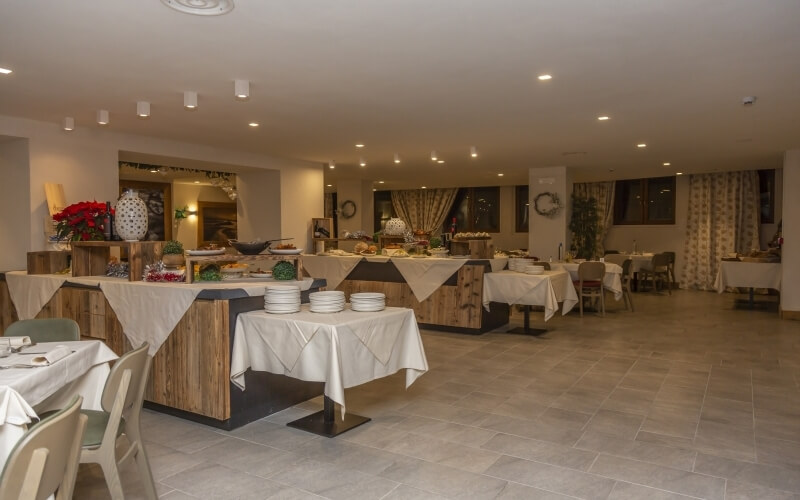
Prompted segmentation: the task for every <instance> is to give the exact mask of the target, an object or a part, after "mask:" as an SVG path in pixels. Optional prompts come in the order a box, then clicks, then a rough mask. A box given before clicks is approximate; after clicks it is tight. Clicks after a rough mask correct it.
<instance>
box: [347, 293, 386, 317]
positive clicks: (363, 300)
mask: <svg viewBox="0 0 800 500" xmlns="http://www.w3.org/2000/svg"><path fill="white" fill-rule="evenodd" d="M350 309H352V310H353V311H359V312H375V311H383V310H384V309H386V295H384V294H382V293H372V292H361V293H351V294H350Z"/></svg>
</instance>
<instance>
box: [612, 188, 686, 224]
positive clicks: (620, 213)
mask: <svg viewBox="0 0 800 500" xmlns="http://www.w3.org/2000/svg"><path fill="white" fill-rule="evenodd" d="M614 224H618V225H624V224H675V177H653V178H650V179H632V180H625V181H617V184H616V187H615V190H614Z"/></svg>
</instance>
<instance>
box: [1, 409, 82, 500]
mask: <svg viewBox="0 0 800 500" xmlns="http://www.w3.org/2000/svg"><path fill="white" fill-rule="evenodd" d="M82 402H83V398H82V397H80V396H76V397H75V398H73V400H72V401H71V402H70V403H69V404H68V405H67V407H66V408H64V409H62V410H59V411H57V412H55V413H53V414H52V415H51V416H50V417H48V418H46V419H42V421H41V422H40V423H38V424H37V425H35V426H32V427H31V428H30V429H29V430H28V431H27V432H26V433H25V434H24V435H23V436H22V437H21V438H20V440H19V441H18V442H17V444H16V445H15V446H14V448H13V449H12V450H11V454H10V455H9V456H8V459H7V460H6V463H5V466H4V467H3V471H2V474H0V498H4V499H5V498H8V499H11V498H14V499H20V500H44V499H45V498H48V497H51V496H52V495H55V499H56V500H68V499H70V498H72V492H73V490H74V488H75V477H76V476H77V474H78V457H79V455H80V453H81V439H82V437H83V434H84V430H85V428H86V421H87V417H86V416H85V415H81V412H80V410H81V403H82Z"/></svg>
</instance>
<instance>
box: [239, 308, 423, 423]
mask: <svg viewBox="0 0 800 500" xmlns="http://www.w3.org/2000/svg"><path fill="white" fill-rule="evenodd" d="M402 369H405V384H406V388H408V387H409V386H411V384H413V383H414V381H415V380H416V379H417V378H419V377H420V376H421V375H422V374H424V373H425V372H426V371H428V361H427V359H426V357H425V350H424V348H423V345H422V338H421V336H420V332H419V327H418V325H417V320H416V317H415V316H414V311H413V310H411V309H406V308H400V307H386V308H385V309H383V310H380V311H373V312H359V311H354V310H352V309H351V308H350V306H349V305H346V307H345V308H344V310H342V311H340V312H336V313H316V312H312V311H311V310H310V308H309V305H308V304H304V305H302V306H300V311H299V312H295V313H289V314H271V313H268V312H266V311H250V312H245V313H241V314H239V316H238V317H237V319H236V327H235V331H234V339H233V351H232V354H231V377H230V378H231V382H232V383H233V384H234V385H236V386H237V387H238V388H240V389H241V390H243V391H244V390H246V388H247V386H246V377H245V374H246V372H247V371H248V370H255V371H265V372H270V373H276V374H280V375H286V376H288V377H292V378H296V379H300V380H305V381H311V382H324V384H325V389H324V398H323V409H322V411H319V412H316V413H313V414H311V415H308V416H306V417H303V418H300V419H298V420H295V421H293V422H289V423H288V424H287V425H289V426H290V427H294V428H298V429H302V430H305V431H308V432H312V433H315V434H318V435H322V436H327V437H334V436H337V435H339V434H341V433H343V432H346V431H348V430H350V429H352V428H354V427H357V426H359V425H361V424H364V423H366V422H368V421H369V420H370V419H369V418H367V417H363V416H360V415H355V414H353V413H352V412H347V411H346V406H345V397H344V390H345V389H346V388H349V387H355V386H358V385H361V384H364V383H367V382H370V381H372V380H375V379H378V378H382V377H386V376H389V375H392V374H394V373H397V372H398V371H400V370H402ZM337 403H338V404H339V405H340V408H341V416H340V418H336V415H335V412H334V407H335V404H337Z"/></svg>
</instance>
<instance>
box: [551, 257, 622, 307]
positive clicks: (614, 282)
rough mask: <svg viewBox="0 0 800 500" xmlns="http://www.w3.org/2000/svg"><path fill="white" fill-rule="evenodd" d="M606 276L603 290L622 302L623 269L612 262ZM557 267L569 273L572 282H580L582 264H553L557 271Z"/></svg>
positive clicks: (608, 265)
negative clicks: (579, 268) (579, 271)
mask: <svg viewBox="0 0 800 500" xmlns="http://www.w3.org/2000/svg"><path fill="white" fill-rule="evenodd" d="M605 264H606V274H605V276H604V277H603V288H605V289H606V290H608V291H610V292H612V293H613V294H614V299H616V300H620V299H621V298H622V278H621V276H622V268H621V267H620V266H618V265H617V264H614V263H612V262H606V263H605ZM557 266H559V267H561V268H563V269H564V270H566V271H568V272H569V275H570V278H572V281H578V266H580V264H578V263H575V262H564V263H563V264H553V268H554V269H555V268H556V267H557Z"/></svg>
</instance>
